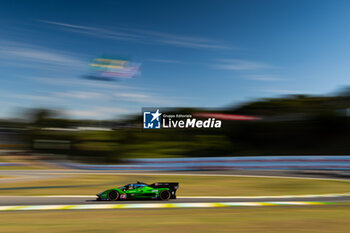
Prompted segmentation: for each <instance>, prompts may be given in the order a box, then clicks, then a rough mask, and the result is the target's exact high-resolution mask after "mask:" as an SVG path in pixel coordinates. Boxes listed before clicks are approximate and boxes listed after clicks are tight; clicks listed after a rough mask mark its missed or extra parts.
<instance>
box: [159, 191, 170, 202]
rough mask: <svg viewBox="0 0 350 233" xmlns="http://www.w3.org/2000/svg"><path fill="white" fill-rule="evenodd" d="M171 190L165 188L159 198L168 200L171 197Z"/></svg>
mask: <svg viewBox="0 0 350 233" xmlns="http://www.w3.org/2000/svg"><path fill="white" fill-rule="evenodd" d="M170 196H171V194H170V192H169V191H168V190H163V191H162V192H160V194H159V198H160V199H161V200H163V201H167V200H169V199H170Z"/></svg>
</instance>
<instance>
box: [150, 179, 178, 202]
mask: <svg viewBox="0 0 350 233" xmlns="http://www.w3.org/2000/svg"><path fill="white" fill-rule="evenodd" d="M149 186H151V187H153V188H169V191H170V193H171V197H170V199H176V190H177V189H178V188H179V183H176V182H158V183H153V184H150V185H149Z"/></svg>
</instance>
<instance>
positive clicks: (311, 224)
mask: <svg viewBox="0 0 350 233" xmlns="http://www.w3.org/2000/svg"><path fill="white" fill-rule="evenodd" d="M349 218H350V208H349V206H324V207H321V206H317V207H261V208H256V207H247V208H222V209H159V210H141V209H140V210H108V211H103V210H99V211H95V210H88V211H45V212H41V211H29V212H2V213H0V230H1V232H9V233H10V232H11V233H15V232H21V233H22V232H36V233H44V232H45V233H56V232H57V233H58V232H84V233H89V232H94V233H95V232H118V233H138V232H143V233H151V232H152V233H153V232H167V233H179V232H184V233H187V232H189V233H190V232H203V233H207V232H245V233H247V232H254V233H255V232H268V233H281V232H283V233H295V232H308V233H309V232H310V233H344V232H349V231H350V224H349Z"/></svg>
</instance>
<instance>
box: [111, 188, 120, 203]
mask: <svg viewBox="0 0 350 233" xmlns="http://www.w3.org/2000/svg"><path fill="white" fill-rule="evenodd" d="M118 198H119V193H118V192H117V191H115V190H112V191H109V193H108V201H116V200H118Z"/></svg>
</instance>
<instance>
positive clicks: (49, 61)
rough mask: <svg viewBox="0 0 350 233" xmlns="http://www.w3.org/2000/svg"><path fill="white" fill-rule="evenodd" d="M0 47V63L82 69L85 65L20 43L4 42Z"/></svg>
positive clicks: (67, 57)
mask: <svg viewBox="0 0 350 233" xmlns="http://www.w3.org/2000/svg"><path fill="white" fill-rule="evenodd" d="M1 44H2V45H0V61H2V62H5V63H6V62H10V63H11V64H12V65H16V66H22V65H25V66H28V64H25V63H24V62H30V63H37V64H45V65H51V66H69V67H70V68H72V67H82V66H86V63H85V62H83V61H82V60H80V59H78V58H75V57H73V56H72V55H70V54H68V53H64V52H61V51H60V52H58V51H53V50H49V49H46V48H42V47H36V46H32V45H27V44H22V43H12V42H4V43H1Z"/></svg>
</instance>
